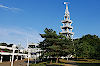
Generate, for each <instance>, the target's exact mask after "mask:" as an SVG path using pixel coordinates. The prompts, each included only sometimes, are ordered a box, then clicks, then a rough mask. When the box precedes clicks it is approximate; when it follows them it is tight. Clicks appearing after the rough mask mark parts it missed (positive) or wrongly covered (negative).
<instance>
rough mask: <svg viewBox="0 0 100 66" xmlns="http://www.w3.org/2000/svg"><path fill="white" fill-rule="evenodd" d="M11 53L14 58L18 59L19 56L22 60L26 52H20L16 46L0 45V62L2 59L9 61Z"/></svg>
mask: <svg viewBox="0 0 100 66" xmlns="http://www.w3.org/2000/svg"><path fill="white" fill-rule="evenodd" d="M13 50H15V52H14V54H13ZM12 55H14V56H15V57H14V60H16V61H17V60H18V59H19V58H20V60H22V58H24V56H26V55H27V54H23V53H22V52H20V50H18V48H17V47H16V48H13V47H8V46H0V62H1V63H2V61H3V60H5V59H6V60H7V61H10V62H11V59H12Z"/></svg>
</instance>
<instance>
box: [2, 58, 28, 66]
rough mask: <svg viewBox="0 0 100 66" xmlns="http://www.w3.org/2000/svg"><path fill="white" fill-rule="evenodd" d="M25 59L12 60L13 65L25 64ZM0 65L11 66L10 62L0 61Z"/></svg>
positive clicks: (23, 65) (20, 65) (24, 65)
mask: <svg viewBox="0 0 100 66" xmlns="http://www.w3.org/2000/svg"><path fill="white" fill-rule="evenodd" d="M25 61H26V59H23V60H18V61H14V66H26V65H27V63H25ZM0 66H11V62H3V63H0Z"/></svg>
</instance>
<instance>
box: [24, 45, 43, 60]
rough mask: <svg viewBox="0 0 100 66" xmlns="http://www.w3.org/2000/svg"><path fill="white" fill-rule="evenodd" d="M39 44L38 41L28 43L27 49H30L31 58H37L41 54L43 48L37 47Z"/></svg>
mask: <svg viewBox="0 0 100 66" xmlns="http://www.w3.org/2000/svg"><path fill="white" fill-rule="evenodd" d="M38 45H39V44H37V43H32V44H28V48H26V49H25V51H28V49H30V56H29V57H30V58H32V59H36V58H38V57H39V56H41V52H42V50H41V48H38V47H37V46H38ZM25 51H24V52H25ZM27 57H28V56H27Z"/></svg>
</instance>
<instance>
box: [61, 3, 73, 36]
mask: <svg viewBox="0 0 100 66" xmlns="http://www.w3.org/2000/svg"><path fill="white" fill-rule="evenodd" d="M64 4H65V5H66V9H65V15H64V20H62V21H61V22H62V24H63V26H61V30H62V32H60V33H61V34H63V35H64V36H66V37H67V38H72V36H73V35H74V33H73V32H72V30H73V27H72V26H71V24H72V20H70V13H69V11H68V4H69V2H64Z"/></svg>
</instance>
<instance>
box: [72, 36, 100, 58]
mask: <svg viewBox="0 0 100 66" xmlns="http://www.w3.org/2000/svg"><path fill="white" fill-rule="evenodd" d="M74 44H75V54H76V55H77V56H78V57H82V58H97V57H100V56H99V54H100V52H99V51H100V49H99V48H98V47H100V39H99V38H98V36H96V35H90V34H88V35H85V36H83V37H82V38H79V39H75V40H74Z"/></svg>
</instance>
